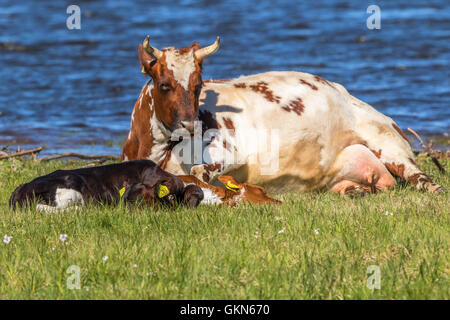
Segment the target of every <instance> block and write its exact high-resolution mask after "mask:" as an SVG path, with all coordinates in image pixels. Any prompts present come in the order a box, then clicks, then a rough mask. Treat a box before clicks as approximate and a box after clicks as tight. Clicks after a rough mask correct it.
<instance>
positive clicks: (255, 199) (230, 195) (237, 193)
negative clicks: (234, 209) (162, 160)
mask: <svg viewBox="0 0 450 320" xmlns="http://www.w3.org/2000/svg"><path fill="white" fill-rule="evenodd" d="M179 177H180V178H181V180H183V182H184V183H185V185H186V188H187V187H189V186H192V184H194V185H196V186H199V187H200V188H201V190H202V191H203V194H204V199H203V200H202V201H201V204H227V205H235V204H237V203H238V202H249V203H257V204H280V203H281V201H278V200H276V199H273V198H271V197H270V196H269V195H268V194H267V192H266V191H265V190H264V189H263V188H261V187H260V186H255V185H253V184H249V183H239V182H237V181H236V180H235V179H234V178H233V177H231V176H220V177H218V180H219V181H220V182H222V183H223V184H224V185H225V186H226V188H221V187H216V186H213V185H211V184H207V183H205V182H203V181H201V180H199V179H197V178H196V177H194V176H179Z"/></svg>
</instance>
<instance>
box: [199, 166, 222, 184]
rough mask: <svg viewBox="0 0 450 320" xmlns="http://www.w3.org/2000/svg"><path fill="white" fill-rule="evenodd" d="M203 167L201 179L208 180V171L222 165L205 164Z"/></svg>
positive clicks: (215, 169)
mask: <svg viewBox="0 0 450 320" xmlns="http://www.w3.org/2000/svg"><path fill="white" fill-rule="evenodd" d="M203 169H204V170H205V172H204V173H203V176H202V178H203V181H205V182H209V180H210V179H211V176H210V173H211V172H214V171H218V170H220V169H222V165H221V164H220V163H211V164H205V165H204V166H203Z"/></svg>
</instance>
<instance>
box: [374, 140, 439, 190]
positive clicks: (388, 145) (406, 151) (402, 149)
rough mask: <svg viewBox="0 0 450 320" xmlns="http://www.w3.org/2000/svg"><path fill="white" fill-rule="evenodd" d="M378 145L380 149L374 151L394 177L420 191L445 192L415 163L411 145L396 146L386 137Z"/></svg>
mask: <svg viewBox="0 0 450 320" xmlns="http://www.w3.org/2000/svg"><path fill="white" fill-rule="evenodd" d="M377 145H378V148H374V149H372V151H373V152H374V154H376V156H377V157H378V158H379V159H380V161H381V162H382V163H383V164H384V165H385V166H386V168H387V169H388V170H389V172H390V173H391V174H392V175H393V176H394V177H396V178H400V179H401V180H403V181H405V182H407V183H408V184H410V185H412V186H414V187H416V188H417V189H419V190H426V191H429V192H432V193H440V192H444V191H445V188H444V187H442V186H440V185H438V184H436V183H433V181H432V180H431V178H430V177H429V176H428V175H426V174H425V173H424V172H423V171H422V170H420V168H419V167H418V166H417V164H416V162H415V161H414V154H413V152H412V149H411V147H410V146H409V144H408V145H407V146H402V145H396V144H395V143H394V141H392V139H389V137H386V140H385V141H384V142H383V143H381V144H377Z"/></svg>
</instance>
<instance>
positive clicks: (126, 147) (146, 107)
mask: <svg viewBox="0 0 450 320" xmlns="http://www.w3.org/2000/svg"><path fill="white" fill-rule="evenodd" d="M147 89H148V84H147V85H145V86H144V87H143V88H142V90H141V94H140V95H139V98H138V100H137V101H136V103H135V105H134V108H133V113H132V115H133V118H132V119H133V120H132V121H131V127H130V134H129V135H128V136H127V138H126V139H125V142H124V144H123V147H122V154H121V156H120V158H121V160H122V161H123V160H125V157H126V158H127V159H128V160H137V159H147V158H148V156H149V155H150V154H151V151H152V147H153V144H154V143H153V136H152V133H151V127H150V119H151V118H152V117H153V112H154V107H152V109H150V106H151V105H152V104H153V99H152V97H151V96H150V95H148V94H147Z"/></svg>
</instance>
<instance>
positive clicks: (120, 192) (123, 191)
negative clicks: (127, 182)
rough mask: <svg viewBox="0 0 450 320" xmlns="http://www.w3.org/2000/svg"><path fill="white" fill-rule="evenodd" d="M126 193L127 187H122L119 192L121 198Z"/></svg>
mask: <svg viewBox="0 0 450 320" xmlns="http://www.w3.org/2000/svg"><path fill="white" fill-rule="evenodd" d="M124 193H125V187H123V188H122V189H120V190H119V194H120V197H121V198H122V197H123V194H124Z"/></svg>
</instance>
